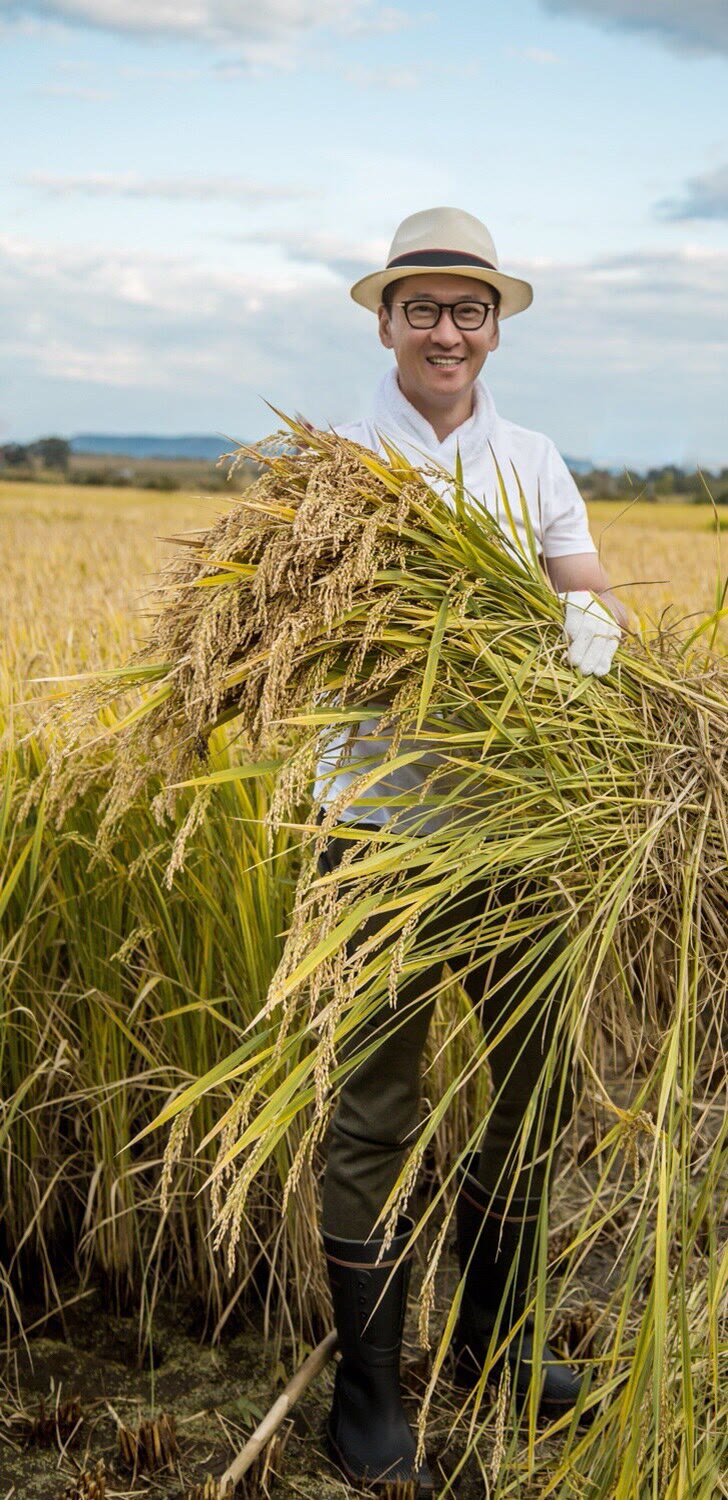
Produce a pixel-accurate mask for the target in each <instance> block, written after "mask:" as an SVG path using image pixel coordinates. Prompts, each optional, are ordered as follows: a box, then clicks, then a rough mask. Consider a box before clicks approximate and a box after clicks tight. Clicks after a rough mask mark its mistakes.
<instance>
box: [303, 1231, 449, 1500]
mask: <svg viewBox="0 0 728 1500" xmlns="http://www.w3.org/2000/svg"><path fill="white" fill-rule="evenodd" d="M411 1229H412V1221H411V1219H404V1218H402V1219H400V1221H399V1225H398V1233H397V1236H396V1238H395V1239H394V1240H393V1241H392V1244H391V1246H390V1248H389V1250H388V1251H386V1252H385V1254H384V1255H383V1257H382V1259H381V1261H380V1262H379V1264H378V1265H377V1264H376V1260H377V1254H378V1252H379V1250H380V1248H381V1243H382V1242H381V1240H367V1241H364V1242H361V1241H358V1240H342V1239H338V1238H336V1237H334V1236H333V1235H329V1234H325V1235H324V1236H323V1240H324V1250H325V1253H326V1262H327V1266H328V1272H329V1281H330V1283H331V1295H332V1298H333V1303H334V1321H335V1323H336V1331H337V1333H338V1335H339V1349H340V1352H341V1359H340V1361H339V1363H338V1365H337V1368H336V1383H335V1386H334V1401H333V1406H332V1408H331V1413H330V1416H329V1420H328V1423H327V1428H326V1435H327V1438H328V1442H329V1447H330V1450H331V1454H332V1457H333V1458H334V1460H335V1462H336V1463H337V1464H338V1465H339V1467H340V1468H341V1469H343V1471H344V1473H345V1475H346V1477H347V1479H349V1480H350V1481H351V1483H352V1484H356V1485H360V1486H363V1487H366V1488H376V1487H377V1485H382V1484H385V1483H386V1482H387V1481H394V1480H397V1479H398V1480H409V1481H414V1482H415V1484H416V1494H417V1496H418V1500H419V1497H423V1500H424V1497H425V1496H432V1495H434V1486H433V1481H432V1475H431V1473H430V1471H429V1469H428V1467H427V1465H426V1464H423V1465H421V1467H420V1468H418V1469H415V1448H416V1443H415V1439H414V1435H413V1433H412V1429H411V1427H410V1425H409V1422H408V1420H407V1416H406V1413H405V1410H404V1407H403V1405H402V1395H401V1391H400V1384H399V1360H400V1351H401V1347H402V1330H403V1327H404V1316H405V1310H406V1305H407V1288H408V1285H409V1273H410V1261H409V1258H408V1259H407V1260H404V1261H403V1262H402V1264H401V1265H400V1266H399V1267H398V1268H397V1270H396V1271H395V1272H394V1274H393V1275H392V1268H393V1266H394V1265H395V1262H396V1261H397V1259H398V1257H399V1255H400V1254H401V1252H402V1250H403V1248H404V1246H405V1244H406V1242H407V1238H408V1236H409V1233H410V1231H411ZM390 1276H391V1280H390V1281H389V1286H388V1287H387V1290H386V1292H384V1296H382V1290H383V1288H384V1286H385V1285H386V1283H387V1280H388V1278H389V1277H390ZM380 1297H381V1301H379V1298H380ZM377 1302H379V1306H378V1307H377ZM375 1308H376V1311H375Z"/></svg>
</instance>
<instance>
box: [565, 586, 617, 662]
mask: <svg viewBox="0 0 728 1500" xmlns="http://www.w3.org/2000/svg"><path fill="white" fill-rule="evenodd" d="M559 598H560V599H563V600H564V602H565V604H566V612H565V615H564V632H565V635H566V638H567V640H568V642H569V649H568V651H567V653H566V660H567V661H568V663H569V666H570V667H578V668H579V669H580V671H581V672H583V674H584V676H585V677H588V676H589V675H590V673H592V672H593V673H594V675H595V676H596V677H606V674H607V672H608V671H609V668H610V667H611V665H612V657H613V656H614V653H615V651H616V649H617V646H618V644H619V639H620V636H621V634H622V632H621V630H620V628H619V625H618V624H617V621H616V620H615V618H614V615H613V614H611V612H610V611H609V610H608V609H607V606H606V604H602V603H601V602H600V601H599V600H598V599H595V598H594V595H593V594H592V593H590V591H589V590H588V589H569V590H568V591H567V592H566V593H565V594H559Z"/></svg>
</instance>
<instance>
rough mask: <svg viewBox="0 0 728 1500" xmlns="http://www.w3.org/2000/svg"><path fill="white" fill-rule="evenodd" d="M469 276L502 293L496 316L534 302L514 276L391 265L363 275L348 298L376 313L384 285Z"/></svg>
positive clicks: (472, 269)
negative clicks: (408, 279)
mask: <svg viewBox="0 0 728 1500" xmlns="http://www.w3.org/2000/svg"><path fill="white" fill-rule="evenodd" d="M433 275H436V276H442V275H445V276H469V277H470V278H471V280H473V281H485V282H487V284H488V286H494V287H496V289H497V290H498V291H499V292H500V294H501V300H500V307H499V316H500V317H501V318H510V317H512V316H513V314H514V313H519V312H525V310H526V308H527V307H530V306H531V303H532V302H533V287H532V286H531V283H530V282H529V281H521V280H520V279H519V278H518V277H517V276H506V274H505V272H504V271H491V270H490V268H488V269H487V270H485V269H483V270H481V268H480V267H479V266H473V265H456V266H396V267H395V266H392V267H390V269H389V270H387V271H374V272H373V273H372V274H371V275H370V276H362V278H361V280H360V281H355V282H354V285H353V287H352V288H351V293H350V295H351V296H352V297H353V299H354V301H355V302H358V303H359V305H360V307H366V308H368V309H369V311H370V312H373V313H375V312H377V310H378V308H379V304H380V302H381V300H382V292H383V291H384V288H385V286H389V285H390V283H391V282H392V281H404V279H405V277H406V276H433Z"/></svg>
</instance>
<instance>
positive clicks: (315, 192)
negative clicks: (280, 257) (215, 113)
mask: <svg viewBox="0 0 728 1500" xmlns="http://www.w3.org/2000/svg"><path fill="white" fill-rule="evenodd" d="M19 181H20V182H22V183H23V184H24V185H25V186H26V187H34V188H38V189H40V190H41V191H42V192H44V193H47V194H48V195H49V196H51V197H54V198H73V197H84V198H160V199H164V200H167V201H169V202H198V203H205V202H212V201H214V200H221V201H225V202H232V203H246V204H250V203H275V202H287V201H288V200H289V199H291V198H296V199H298V198H312V197H318V196H319V195H320V189H318V188H307V187H293V186H276V185H275V184H270V183H265V182H250V181H248V179H247V178H244V177H214V176H211V177H139V176H138V175H137V174H136V173H134V172H90V173H86V174H85V175H83V176H73V175H65V176H64V175H62V174H57V173H52V172H29V173H28V174H27V175H26V176H24V177H21V178H20V179H19Z"/></svg>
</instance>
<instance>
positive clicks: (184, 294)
mask: <svg viewBox="0 0 728 1500" xmlns="http://www.w3.org/2000/svg"><path fill="white" fill-rule="evenodd" d="M0 85H1V87H2V99H3V112H4V122H5V130H4V138H5V141H6V145H7V143H9V144H10V149H9V150H8V149H6V150H5V151H4V152H3V156H2V162H1V164H0V210H1V212H0V317H1V319H2V330H3V337H2V339H1V340H0V442H2V441H7V440H9V439H15V440H20V441H22V440H27V439H30V438H33V437H37V436H39V435H41V434H46V433H50V432H58V433H62V434H65V435H69V436H70V435H72V434H74V433H76V432H79V431H86V432H88V431H103V432H159V433H177V432H218V433H222V434H224V435H225V436H226V437H231V438H235V439H238V440H245V441H247V440H256V439H257V438H259V437H261V436H263V435H264V434H265V433H267V432H270V431H272V430H273V429H274V428H275V427H276V426H277V425H278V418H277V417H276V416H275V414H274V413H273V412H271V410H270V405H272V406H274V407H277V408H278V409H279V410H282V411H285V412H289V413H293V412H294V411H297V412H301V413H303V414H304V415H305V416H306V417H307V418H308V419H309V420H311V421H312V422H314V423H315V424H317V425H327V424H328V423H329V422H332V423H336V422H344V421H349V420H353V419H354V418H357V417H359V416H363V415H365V414H366V413H367V412H368V411H369V410H370V407H371V398H372V392H373V388H374V386H375V384H376V382H377V381H378V379H379V378H380V377H381V375H382V374H384V372H385V370H386V369H387V368H388V366H389V365H390V363H391V361H392V359H393V355H392V353H391V352H390V351H387V350H384V349H383V348H382V347H381V345H380V344H379V341H378V337H377V325H376V319H375V318H374V316H373V315H372V314H371V313H369V312H367V311H366V310H365V309H363V308H361V307H359V306H357V305H356V304H355V303H354V302H353V301H352V300H351V298H350V296H349V287H350V285H351V283H352V281H353V280H354V279H355V278H356V277H358V276H361V275H364V274H366V272H367V271H370V270H377V269H379V268H380V267H383V266H384V265H385V264H386V258H387V254H388V249H389V245H390V243H391V240H392V237H393V235H394V232H395V229H396V227H397V225H398V223H399V222H400V221H401V220H402V219H403V218H404V217H405V216H406V215H408V214H410V213H413V212H416V211H417V210H419V209H423V208H429V207H433V206H436V205H440V204H442V205H452V206H456V207H459V208H463V209H466V210H467V211H468V212H469V213H472V214H475V215H476V216H477V217H478V218H480V219H482V220H483V221H484V222H485V223H486V224H487V226H488V228H489V229H490V231H491V233H492V235H493V238H494V240H495V244H496V247H497V251H498V256H499V263H500V266H501V269H502V270H504V271H506V272H512V273H513V274H514V275H517V276H522V277H526V279H527V280H529V281H531V282H532V284H533V286H534V302H533V305H532V307H531V308H530V309H529V310H528V311H527V312H525V313H522V314H520V315H518V316H517V317H513V318H510V319H507V320H504V322H503V325H502V330H501V345H500V348H499V349H498V350H497V352H496V353H495V354H494V355H492V356H491V357H490V359H489V361H488V363H487V365H486V367H485V368H484V371H483V378H485V379H486V380H487V383H488V385H489V386H490V388H491V390H492V392H493V396H494V398H495V401H496V405H497V407H498V410H499V411H500V412H501V414H502V415H503V416H506V417H509V418H510V419H511V420H512V421H515V422H519V423H522V424H523V425H525V426H527V427H532V428H536V429H537V430H539V431H544V432H547V433H548V434H549V436H550V437H552V438H553V439H554V441H555V442H556V443H557V445H558V446H559V447H560V449H561V451H562V452H564V453H566V454H568V455H569V456H571V457H574V458H586V459H591V460H592V461H593V462H595V463H607V464H610V465H625V466H627V467H628V468H633V467H634V468H645V467H647V466H648V465H652V464H662V463H668V462H677V463H680V464H684V465H693V464H696V463H699V464H701V465H703V466H704V467H706V468H719V467H721V466H723V465H728V423H727V422H726V411H727V409H728V401H727V400H726V397H727V396H728V358H727V356H728V108H727V107H726V102H725V101H726V98H728V3H727V0H690V3H688V0H490V3H488V4H487V5H483V3H482V0H450V3H449V4H448V5H447V6H437V7H436V6H435V5H434V4H432V3H430V4H427V3H425V4H421V3H419V0H395V3H393V4H388V3H384V0H0ZM266 403H269V404H270V405H267V404H266Z"/></svg>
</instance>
